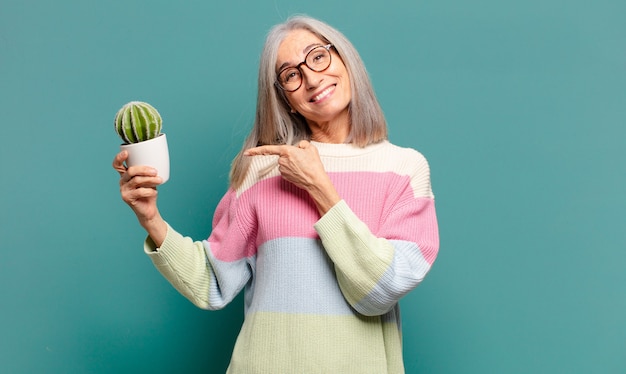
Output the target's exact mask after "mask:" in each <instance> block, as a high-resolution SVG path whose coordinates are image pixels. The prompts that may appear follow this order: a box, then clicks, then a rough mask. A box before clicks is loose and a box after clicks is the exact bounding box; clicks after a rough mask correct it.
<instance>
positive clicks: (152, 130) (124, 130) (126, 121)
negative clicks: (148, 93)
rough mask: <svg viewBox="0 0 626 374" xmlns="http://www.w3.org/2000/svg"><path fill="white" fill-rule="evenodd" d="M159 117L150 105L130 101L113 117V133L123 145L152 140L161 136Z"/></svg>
mask: <svg viewBox="0 0 626 374" xmlns="http://www.w3.org/2000/svg"><path fill="white" fill-rule="evenodd" d="M162 123H163V121H162V120H161V115H160V114H159V112H157V110H156V109H155V108H154V107H153V106H152V105H150V104H148V103H144V102H141V101H131V102H130V103H128V104H126V105H124V106H123V107H122V108H121V109H120V110H119V111H118V112H117V114H116V115H115V121H114V124H115V131H117V133H118V135H119V136H120V138H122V140H123V141H124V143H125V144H130V143H139V142H143V141H144V140H150V139H154V138H156V137H157V136H159V135H160V134H161V126H162Z"/></svg>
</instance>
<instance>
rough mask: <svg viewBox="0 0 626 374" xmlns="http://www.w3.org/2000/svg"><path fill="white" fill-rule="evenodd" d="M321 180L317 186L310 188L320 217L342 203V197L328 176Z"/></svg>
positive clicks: (313, 185) (310, 193) (309, 190)
mask: <svg viewBox="0 0 626 374" xmlns="http://www.w3.org/2000/svg"><path fill="white" fill-rule="evenodd" d="M320 179H321V180H320V181H319V182H317V183H316V184H312V185H311V186H309V188H308V192H309V195H310V196H311V198H312V199H313V201H314V202H315V206H316V207H317V210H318V212H319V213H320V216H324V215H325V214H326V213H327V212H328V211H329V210H330V209H331V208H332V207H333V206H335V205H336V204H337V203H338V202H340V201H341V197H340V196H339V193H338V192H337V190H336V189H335V186H334V185H333V184H332V182H331V180H330V178H328V176H325V178H320Z"/></svg>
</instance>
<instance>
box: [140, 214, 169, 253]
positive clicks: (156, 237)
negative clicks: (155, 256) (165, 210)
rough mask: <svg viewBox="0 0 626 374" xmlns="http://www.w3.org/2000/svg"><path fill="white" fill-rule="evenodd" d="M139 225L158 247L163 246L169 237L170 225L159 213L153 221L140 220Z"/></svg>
mask: <svg viewBox="0 0 626 374" xmlns="http://www.w3.org/2000/svg"><path fill="white" fill-rule="evenodd" d="M139 224H140V225H141V227H143V228H144V230H146V232H147V233H148V236H149V237H150V239H152V241H153V242H154V244H155V245H156V247H160V246H161V245H162V244H163V242H164V241H165V238H166V236H167V230H168V225H167V223H166V222H165V220H163V218H162V217H161V215H160V214H159V213H158V212H157V214H156V215H155V216H154V217H152V218H151V219H141V218H139Z"/></svg>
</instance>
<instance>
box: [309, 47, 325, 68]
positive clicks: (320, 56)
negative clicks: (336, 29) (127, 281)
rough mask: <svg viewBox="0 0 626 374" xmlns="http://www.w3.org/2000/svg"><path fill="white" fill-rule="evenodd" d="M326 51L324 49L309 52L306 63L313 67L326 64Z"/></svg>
mask: <svg viewBox="0 0 626 374" xmlns="http://www.w3.org/2000/svg"><path fill="white" fill-rule="evenodd" d="M328 57H329V55H328V51H327V50H325V49H324V48H318V49H316V50H314V51H312V52H311V54H310V55H309V58H308V63H309V64H311V65H315V66H323V65H326V64H327V63H328Z"/></svg>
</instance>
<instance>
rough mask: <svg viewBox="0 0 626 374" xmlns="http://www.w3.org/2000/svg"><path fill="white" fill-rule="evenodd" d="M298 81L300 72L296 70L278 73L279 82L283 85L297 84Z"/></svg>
mask: <svg viewBox="0 0 626 374" xmlns="http://www.w3.org/2000/svg"><path fill="white" fill-rule="evenodd" d="M298 79H300V71H299V70H298V69H296V68H288V69H285V70H283V72H282V73H280V80H281V82H283V83H292V82H297V81H298Z"/></svg>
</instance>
